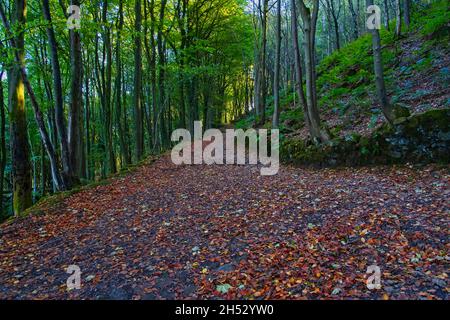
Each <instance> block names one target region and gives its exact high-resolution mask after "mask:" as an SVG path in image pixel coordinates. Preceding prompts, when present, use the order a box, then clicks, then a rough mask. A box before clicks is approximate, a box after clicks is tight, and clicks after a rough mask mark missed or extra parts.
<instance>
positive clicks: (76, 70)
mask: <svg viewBox="0 0 450 320" xmlns="http://www.w3.org/2000/svg"><path fill="white" fill-rule="evenodd" d="M70 3H71V5H75V6H80V0H71V2H70ZM69 36H70V74H71V80H70V110H69V146H70V163H71V168H72V170H73V172H71V176H70V177H69V179H70V181H71V185H74V184H78V183H79V177H80V176H81V175H82V172H81V168H82V166H81V159H82V152H83V146H82V141H83V139H82V137H83V132H82V130H81V124H82V116H83V113H82V110H83V89H82V86H83V63H82V58H81V35H80V32H79V31H78V30H77V29H72V30H70V33H69Z"/></svg>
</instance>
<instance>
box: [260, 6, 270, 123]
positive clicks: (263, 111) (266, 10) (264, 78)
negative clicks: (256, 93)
mask: <svg viewBox="0 0 450 320" xmlns="http://www.w3.org/2000/svg"><path fill="white" fill-rule="evenodd" d="M268 13H269V0H264V7H263V18H262V32H263V36H262V58H261V70H260V71H261V79H260V86H261V98H260V101H259V103H260V106H261V107H260V108H259V110H260V112H261V119H260V124H264V123H265V122H266V101H267V66H266V61H267V19H268Z"/></svg>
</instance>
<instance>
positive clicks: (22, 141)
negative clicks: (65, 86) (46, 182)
mask: <svg viewBox="0 0 450 320" xmlns="http://www.w3.org/2000/svg"><path fill="white" fill-rule="evenodd" d="M26 11H27V6H26V1H25V0H16V1H15V3H14V10H13V23H14V24H15V26H16V29H17V30H19V32H18V34H17V35H16V36H15V39H14V42H15V45H14V46H12V47H13V49H14V50H15V51H16V57H17V59H16V60H17V61H16V63H15V64H14V65H13V66H12V68H11V69H10V71H9V74H8V80H9V95H8V99H9V112H10V119H11V121H10V142H11V162H12V178H13V212H14V215H15V216H16V217H18V216H19V215H20V214H21V213H22V212H23V211H25V210H26V209H27V208H29V207H30V206H31V205H32V193H31V192H32V191H31V190H32V189H31V162H30V145H29V142H28V136H27V133H28V125H27V118H26V110H25V90H24V83H23V79H22V74H21V68H23V67H24V64H25V45H24V32H23V30H24V28H25V21H26Z"/></svg>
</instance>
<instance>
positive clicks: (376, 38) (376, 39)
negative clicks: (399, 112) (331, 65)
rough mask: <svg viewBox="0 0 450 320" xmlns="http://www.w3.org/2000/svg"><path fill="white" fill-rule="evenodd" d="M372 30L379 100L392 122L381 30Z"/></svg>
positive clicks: (370, 1)
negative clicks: (382, 52)
mask: <svg viewBox="0 0 450 320" xmlns="http://www.w3.org/2000/svg"><path fill="white" fill-rule="evenodd" d="M366 4H367V7H369V6H371V5H373V0H366ZM370 32H371V33H372V48H373V61H374V70H375V83H376V86H377V95H378V100H379V102H380V105H381V109H382V111H383V114H384V116H385V117H386V119H387V120H388V121H389V122H390V123H392V122H393V121H394V114H393V110H392V106H391V104H390V102H389V99H388V97H387V93H386V85H385V82H384V72H383V60H382V56H381V39H380V32H379V31H378V29H376V28H375V29H373V30H370Z"/></svg>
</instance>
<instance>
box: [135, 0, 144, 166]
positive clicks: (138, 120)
mask: <svg viewBox="0 0 450 320" xmlns="http://www.w3.org/2000/svg"><path fill="white" fill-rule="evenodd" d="M134 12H135V15H136V20H135V25H134V31H135V34H134V137H135V143H136V148H135V156H136V161H139V160H141V159H142V157H143V156H144V132H143V117H142V101H141V90H142V69H141V68H142V41H141V26H142V13H141V0H135V2H134Z"/></svg>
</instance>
